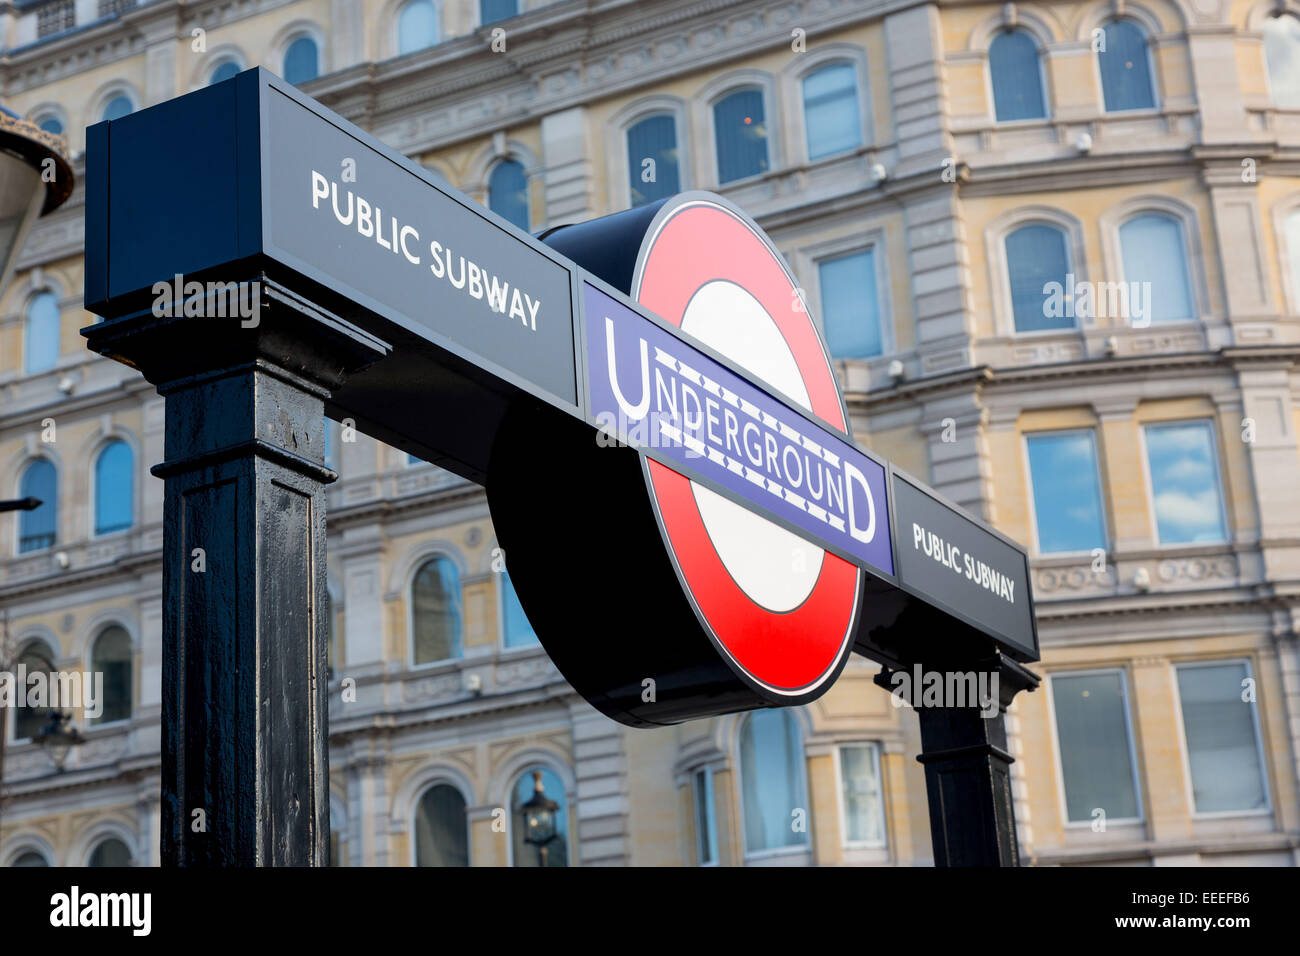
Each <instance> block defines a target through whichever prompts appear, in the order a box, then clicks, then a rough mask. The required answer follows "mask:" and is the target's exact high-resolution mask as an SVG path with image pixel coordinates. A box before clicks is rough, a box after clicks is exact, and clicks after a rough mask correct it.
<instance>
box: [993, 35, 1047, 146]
mask: <svg viewBox="0 0 1300 956" xmlns="http://www.w3.org/2000/svg"><path fill="white" fill-rule="evenodd" d="M989 74H990V76H991V77H992V79H993V108H994V111H995V113H996V114H997V119H998V122H999V123H1005V122H1007V121H1009V120H1023V119H1039V118H1041V117H1043V116H1046V115H1047V111H1046V109H1045V108H1044V105H1043V74H1042V71H1041V70H1040V69H1039V65H1038V44H1037V43H1035V42H1034V38H1033V37H1031V36H1030V35H1029V34H1028V33H1026V32H1025V31H1023V30H1012V31H1010V32H1008V33H1002V34H999V35H998V37H997V38H996V39H995V40H994V41H993V42H992V44H990V45H989Z"/></svg>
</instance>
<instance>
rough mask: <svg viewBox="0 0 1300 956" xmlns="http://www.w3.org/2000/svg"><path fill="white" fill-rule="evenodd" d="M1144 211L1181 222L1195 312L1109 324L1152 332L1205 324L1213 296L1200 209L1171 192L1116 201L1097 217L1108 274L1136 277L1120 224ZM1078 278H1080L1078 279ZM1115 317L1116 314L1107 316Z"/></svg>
mask: <svg viewBox="0 0 1300 956" xmlns="http://www.w3.org/2000/svg"><path fill="white" fill-rule="evenodd" d="M1144 215H1161V216H1165V217H1166V218H1168V219H1172V220H1174V222H1175V223H1176V224H1177V225H1178V226H1179V229H1180V236H1181V241H1182V245H1183V267H1184V269H1185V270H1186V273H1187V286H1188V288H1187V291H1188V294H1189V295H1190V296H1191V302H1192V307H1193V308H1194V309H1195V310H1196V314H1195V315H1194V316H1192V317H1191V318H1187V319H1175V320H1171V321H1167V322H1151V323H1150V324H1148V325H1146V326H1143V327H1141V328H1138V327H1136V326H1134V325H1133V323H1132V321H1131V320H1130V321H1127V322H1124V323H1123V324H1121V325H1114V324H1112V325H1111V326H1109V327H1110V328H1118V329H1128V330H1130V331H1131V332H1133V333H1135V334H1151V333H1152V332H1153V331H1157V330H1160V329H1176V328H1178V327H1180V326H1189V325H1201V326H1204V325H1205V324H1206V322H1207V321H1208V320H1209V319H1210V318H1211V304H1212V302H1211V299H1210V289H1209V284H1208V279H1207V277H1206V275H1205V269H1204V268H1203V267H1202V266H1200V265H1199V264H1198V263H1200V262H1202V259H1201V256H1202V254H1203V250H1202V248H1201V235H1200V215H1201V211H1200V210H1199V209H1197V208H1195V207H1193V206H1190V205H1188V204H1186V203H1184V202H1182V201H1181V200H1178V199H1175V198H1173V197H1171V196H1166V195H1157V194H1152V193H1148V194H1146V195H1143V196H1135V197H1133V198H1131V199H1127V200H1123V201H1121V202H1119V203H1116V204H1115V205H1114V206H1112V207H1110V208H1109V209H1106V210H1104V211H1103V212H1102V213H1101V215H1100V216H1098V217H1097V226H1098V230H1099V232H1100V234H1101V252H1102V260H1103V267H1104V273H1105V275H1107V276H1109V277H1110V278H1111V279H1112V281H1118V282H1123V283H1128V282H1131V281H1134V280H1132V279H1130V278H1129V276H1128V275H1127V273H1126V272H1125V270H1124V244H1123V242H1122V241H1121V240H1120V232H1119V231H1120V228H1121V227H1122V226H1124V225H1125V224H1127V223H1129V222H1131V221H1133V220H1134V219H1137V218H1138V217H1140V216H1144ZM1076 281H1077V279H1076ZM1108 318H1109V319H1112V320H1113V318H1114V317H1113V316H1110V317H1108Z"/></svg>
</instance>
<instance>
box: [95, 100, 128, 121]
mask: <svg viewBox="0 0 1300 956" xmlns="http://www.w3.org/2000/svg"><path fill="white" fill-rule="evenodd" d="M133 112H135V107H133V106H132V105H131V100H130V99H129V98H127V97H125V96H115V97H113V98H112V99H111V100H109V101H108V105H107V106H105V107H104V115H103V119H106V120H115V119H121V118H122V117H123V116H130V115H131V114H132V113H133Z"/></svg>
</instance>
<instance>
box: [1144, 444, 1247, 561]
mask: <svg viewBox="0 0 1300 956" xmlns="http://www.w3.org/2000/svg"><path fill="white" fill-rule="evenodd" d="M1145 434H1146V445H1147V465H1148V467H1149V469H1150V473H1151V503H1152V506H1153V507H1154V508H1155V513H1156V536H1157V537H1158V538H1159V540H1160V543H1161V544H1203V543H1207V542H1209V543H1213V542H1219V541H1226V540H1227V539H1228V533H1227V521H1226V519H1225V518H1224V513H1223V488H1222V485H1221V484H1220V481H1219V460H1218V448H1217V446H1216V442H1215V440H1214V429H1213V428H1212V427H1211V425H1210V423H1209V422H1206V421H1201V422H1176V423H1174V424H1171V425H1148V426H1147V427H1146V430H1145Z"/></svg>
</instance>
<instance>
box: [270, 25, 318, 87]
mask: <svg viewBox="0 0 1300 956" xmlns="http://www.w3.org/2000/svg"><path fill="white" fill-rule="evenodd" d="M299 40H311V42H312V43H314V44H316V75H315V76H313V77H312V78H311V79H309V80H303V81H302V82H303V83H311V82H314V81H315V80H318V79H320V78H321V77H322V76H324V75H325V63H324V60H325V44H323V43H322V42H321V38H320V37H319V36H317V34H316V32H315V31H314V30H310V29H306V28H304V27H297V28H295V29H294V30H293V31H292V32H290V33H289V34H288V35H287V36H285V38H284V39H283V40H282V41H280V43H279V44H278V45H277V54H278V56H277V59H278V60H279V63H280V75H281V76H284V74H285V72H286V68H287V67H288V65H289V50H290V48H291V47H292V46H293V45H294V44H295V43H297V42H298V41H299ZM285 82H286V83H289V84H290V85H291V86H297V85H298V84H296V83H294V82H293V81H292V80H290V79H289V78H288V77H285Z"/></svg>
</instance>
